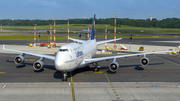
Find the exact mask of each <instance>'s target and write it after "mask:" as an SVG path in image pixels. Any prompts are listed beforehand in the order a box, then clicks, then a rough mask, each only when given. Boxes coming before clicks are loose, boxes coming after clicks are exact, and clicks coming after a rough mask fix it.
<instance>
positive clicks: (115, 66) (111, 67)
mask: <svg viewBox="0 0 180 101" xmlns="http://www.w3.org/2000/svg"><path fill="white" fill-rule="evenodd" d="M118 68H119V64H118V63H117V62H111V63H110V65H109V70H110V71H111V72H115V71H116V70H117V69H118Z"/></svg>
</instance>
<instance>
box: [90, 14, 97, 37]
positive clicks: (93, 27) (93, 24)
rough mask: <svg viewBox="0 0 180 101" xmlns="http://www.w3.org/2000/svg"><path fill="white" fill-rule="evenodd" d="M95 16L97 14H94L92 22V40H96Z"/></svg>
mask: <svg viewBox="0 0 180 101" xmlns="http://www.w3.org/2000/svg"><path fill="white" fill-rule="evenodd" d="M95 17H96V15H95V14H94V18H93V22H92V28H91V36H90V40H94V32H95Z"/></svg>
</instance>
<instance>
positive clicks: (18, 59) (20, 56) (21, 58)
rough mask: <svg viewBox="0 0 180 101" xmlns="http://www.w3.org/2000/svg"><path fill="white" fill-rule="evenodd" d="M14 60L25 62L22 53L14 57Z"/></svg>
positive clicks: (18, 62) (17, 62) (19, 62)
mask: <svg viewBox="0 0 180 101" xmlns="http://www.w3.org/2000/svg"><path fill="white" fill-rule="evenodd" d="M14 62H15V63H16V64H21V63H23V62H24V56H22V55H18V56H16V57H15V58H14Z"/></svg>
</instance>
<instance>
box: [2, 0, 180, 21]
mask: <svg viewBox="0 0 180 101" xmlns="http://www.w3.org/2000/svg"><path fill="white" fill-rule="evenodd" d="M179 5H180V0H0V19H30V20H32V19H43V20H48V19H54V18H56V19H67V18H69V19H74V18H84V16H85V17H86V18H92V17H93V15H94V14H96V18H98V19H99V18H113V17H114V14H116V17H117V18H130V19H147V18H149V17H150V16H152V17H153V18H156V19H158V20H162V19H165V18H173V17H176V18H180V6H179Z"/></svg>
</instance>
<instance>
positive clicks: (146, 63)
mask: <svg viewBox="0 0 180 101" xmlns="http://www.w3.org/2000/svg"><path fill="white" fill-rule="evenodd" d="M140 64H141V65H142V66H147V65H148V64H149V59H148V58H147V57H143V58H142V59H141V60H140Z"/></svg>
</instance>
